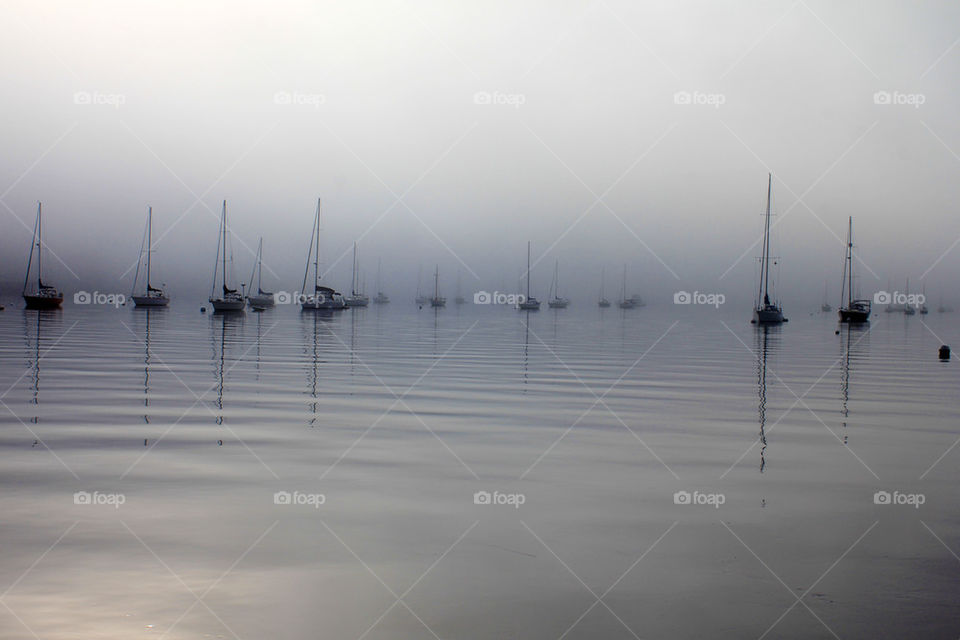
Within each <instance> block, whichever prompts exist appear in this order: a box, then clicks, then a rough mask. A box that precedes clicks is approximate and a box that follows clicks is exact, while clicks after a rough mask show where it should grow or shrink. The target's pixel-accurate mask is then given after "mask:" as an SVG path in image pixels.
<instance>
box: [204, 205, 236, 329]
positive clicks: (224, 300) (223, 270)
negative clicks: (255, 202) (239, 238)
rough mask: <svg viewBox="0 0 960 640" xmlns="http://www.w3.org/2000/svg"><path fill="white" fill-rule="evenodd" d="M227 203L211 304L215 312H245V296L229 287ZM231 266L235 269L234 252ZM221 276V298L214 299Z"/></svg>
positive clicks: (218, 244) (222, 218)
mask: <svg viewBox="0 0 960 640" xmlns="http://www.w3.org/2000/svg"><path fill="white" fill-rule="evenodd" d="M227 252H228V248H227V201H226V200H224V201H223V211H222V213H221V214H220V233H219V237H218V238H217V261H216V262H215V263H214V265H213V284H212V285H211V287H210V298H209V301H210V304H212V305H213V310H214V311H243V305H244V301H243V296H242V295H241V294H240V293H238V292H237V290H236V289H231V288H230V287H228V286H227ZM230 254H231V255H230V266H231V269H232V267H233V252H232V251H231V252H230ZM218 273H219V275H220V287H221V291H220V296H219V297H216V298H215V297H214V294H215V293H216V291H217V275H218Z"/></svg>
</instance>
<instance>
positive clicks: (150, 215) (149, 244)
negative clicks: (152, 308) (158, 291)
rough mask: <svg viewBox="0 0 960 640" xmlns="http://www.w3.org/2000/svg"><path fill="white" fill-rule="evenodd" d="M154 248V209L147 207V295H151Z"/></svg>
mask: <svg viewBox="0 0 960 640" xmlns="http://www.w3.org/2000/svg"><path fill="white" fill-rule="evenodd" d="M151 248H153V207H147V295H148V296H149V295H150V249H151Z"/></svg>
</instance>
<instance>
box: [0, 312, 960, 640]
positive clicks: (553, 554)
mask: <svg viewBox="0 0 960 640" xmlns="http://www.w3.org/2000/svg"><path fill="white" fill-rule="evenodd" d="M575 305H576V303H575ZM575 305H574V306H571V307H570V308H569V309H567V310H563V311H553V310H542V311H540V312H539V313H519V312H517V311H514V310H512V309H506V308H497V307H494V306H486V307H481V306H474V305H464V306H463V307H455V306H452V305H451V307H449V308H447V309H444V310H440V311H434V310H431V309H423V310H417V309H416V308H414V307H412V305H404V304H402V303H394V304H391V305H389V306H387V307H376V306H374V307H370V308H368V309H359V310H353V311H349V312H345V313H342V314H339V315H334V316H323V315H319V314H310V313H300V312H299V311H298V310H295V309H293V308H288V307H278V308H276V309H273V310H270V311H267V312H264V313H247V314H246V315H241V316H214V315H201V314H199V313H196V312H195V310H194V308H193V307H190V308H188V305H184V306H183V307H177V306H176V305H175V306H174V307H173V308H171V309H166V310H151V311H145V310H136V309H130V308H122V309H119V310H114V309H113V308H112V307H111V308H106V309H98V308H93V307H87V308H77V307H68V308H67V309H66V310H64V311H62V312H53V313H41V314H38V313H37V312H25V311H22V310H19V309H16V308H13V305H8V307H7V310H6V311H4V312H3V313H2V314H0V394H2V398H0V400H2V403H3V404H2V405H0V409H2V410H3V412H4V417H3V418H2V425H3V429H2V432H0V455H2V460H3V464H2V465H0V474H2V481H3V487H4V491H3V493H2V497H0V508H2V511H0V513H2V517H0V544H2V547H3V554H2V560H0V594H2V595H0V605H2V606H0V638H3V639H8V638H9V639H13V638H17V639H19V638H30V637H34V634H35V635H36V636H37V637H41V638H53V639H60V638H130V637H132V636H138V635H145V636H147V637H157V638H160V637H164V638H171V639H178V638H201V637H210V638H220V637H222V638H244V639H246V638H291V639H293V638H298V639H299V638H317V637H322V638H347V639H350V640H353V639H357V638H361V637H362V638H423V637H435V636H436V637H439V638H550V639H556V638H559V637H561V636H563V637H566V638H620V637H623V638H632V637H645V638H646V637H650V638H687V637H689V638H693V637H698V638H699V637H704V636H708V637H727V638H742V637H760V636H761V635H762V634H764V633H767V637H777V638H810V637H834V635H836V636H837V637H841V638H859V637H919V636H923V637H931V638H939V637H943V638H956V637H957V636H958V635H960V610H958V606H957V604H956V603H957V596H958V591H960V590H958V578H960V560H958V559H957V557H956V556H955V555H954V554H955V553H960V522H958V516H957V509H956V507H955V505H956V486H957V480H958V472H957V462H958V456H960V453H958V450H960V447H958V448H956V449H951V446H952V445H953V444H954V443H955V442H956V440H957V437H958V432H957V424H958V417H960V406H958V402H957V399H956V397H957V396H956V389H957V383H958V375H957V368H956V363H955V362H947V363H942V362H939V361H938V360H937V358H936V349H937V347H938V346H939V345H940V344H941V342H946V343H948V344H950V343H953V344H954V345H960V340H958V330H957V329H956V328H955V327H954V323H953V322H952V317H951V314H942V315H933V314H931V315H930V316H924V317H922V316H914V317H912V318H907V317H901V316H900V315H899V314H879V316H880V317H877V318H876V320H875V322H874V323H873V326H872V327H870V328H844V329H843V330H842V331H841V333H840V334H839V335H835V333H834V331H835V329H836V323H835V321H834V317H833V316H832V315H819V314H818V315H813V316H803V315H801V314H799V313H794V314H792V316H791V317H792V322H790V323H789V324H787V325H784V326H783V327H781V328H776V329H769V330H766V331H765V330H762V329H756V328H754V327H752V326H750V325H749V324H748V323H747V322H746V319H745V318H746V314H740V313H736V310H732V309H723V310H721V311H720V312H713V311H712V310H711V311H710V312H707V311H705V310H684V312H683V313H677V312H675V311H674V310H673V309H672V308H671V309H660V310H657V309H656V308H647V309H642V310H633V311H626V312H624V311H621V310H619V309H606V310H598V309H595V308H586V307H587V306H588V305H586V303H584V304H583V305H581V307H580V308H578V307H577V306H575ZM894 316H895V317H894ZM878 491H881V492H883V491H885V492H888V493H890V494H891V500H897V499H901V500H910V499H911V498H910V496H917V495H920V496H922V501H923V504H921V505H919V506H913V505H911V504H876V503H875V495H874V494H875V493H876V492H878ZM895 492H896V493H895ZM75 494H77V496H79V497H76V496H75ZM486 495H489V501H490V502H491V503H492V504H484V503H483V502H485V501H486V500H487V498H486V497H484V496H486ZM685 495H688V496H689V501H690V502H692V503H693V504H683V502H684V501H685V500H687V498H685V497H684V496H685ZM475 500H476V501H479V502H480V504H477V503H475ZM698 500H700V501H705V502H704V503H703V504H696V502H697V501H698ZM882 500H883V498H881V501H882ZM75 501H79V502H80V503H79V504H78V503H76V502H75ZM86 501H89V502H92V503H93V504H87V503H85V502H86ZM498 501H500V502H501V503H500V504H497V502H498ZM678 501H679V502H680V504H677V502H678ZM913 501H914V502H916V501H917V499H916V498H913ZM564 634H566V635H565V636H564Z"/></svg>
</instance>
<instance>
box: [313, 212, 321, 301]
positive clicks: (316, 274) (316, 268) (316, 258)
mask: <svg viewBox="0 0 960 640" xmlns="http://www.w3.org/2000/svg"><path fill="white" fill-rule="evenodd" d="M315 248H316V252H315V253H314V255H313V288H314V291H316V288H317V283H318V282H319V281H320V198H317V235H316V247H315Z"/></svg>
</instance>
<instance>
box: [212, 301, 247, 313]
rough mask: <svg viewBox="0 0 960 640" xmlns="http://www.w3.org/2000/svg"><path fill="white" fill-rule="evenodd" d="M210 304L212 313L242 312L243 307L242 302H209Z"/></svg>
mask: <svg viewBox="0 0 960 640" xmlns="http://www.w3.org/2000/svg"><path fill="white" fill-rule="evenodd" d="M210 304H212V305H213V310H214V311H220V312H224V311H227V312H231V311H243V307H244V302H243V300H210Z"/></svg>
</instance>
